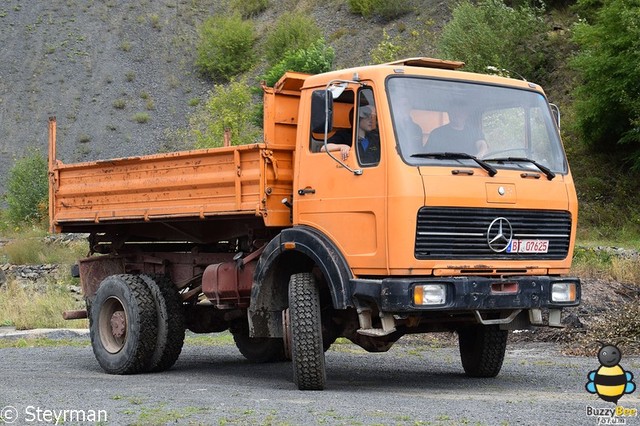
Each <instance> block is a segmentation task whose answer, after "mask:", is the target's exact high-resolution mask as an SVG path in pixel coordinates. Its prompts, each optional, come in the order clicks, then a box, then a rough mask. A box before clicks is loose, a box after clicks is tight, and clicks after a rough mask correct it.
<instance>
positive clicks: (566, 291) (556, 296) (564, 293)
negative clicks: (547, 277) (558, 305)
mask: <svg viewBox="0 0 640 426" xmlns="http://www.w3.org/2000/svg"><path fill="white" fill-rule="evenodd" d="M551 301H552V302H575V301H576V284H575V283H553V284H551Z"/></svg>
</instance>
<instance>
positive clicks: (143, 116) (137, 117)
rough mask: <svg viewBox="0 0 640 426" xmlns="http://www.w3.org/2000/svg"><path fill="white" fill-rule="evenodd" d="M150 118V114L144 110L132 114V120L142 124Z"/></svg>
mask: <svg viewBox="0 0 640 426" xmlns="http://www.w3.org/2000/svg"><path fill="white" fill-rule="evenodd" d="M150 119H151V116H150V115H149V114H148V113H146V112H137V113H135V114H134V115H133V121H135V122H136V123H140V124H144V123H146V122H148V121H149V120H150Z"/></svg>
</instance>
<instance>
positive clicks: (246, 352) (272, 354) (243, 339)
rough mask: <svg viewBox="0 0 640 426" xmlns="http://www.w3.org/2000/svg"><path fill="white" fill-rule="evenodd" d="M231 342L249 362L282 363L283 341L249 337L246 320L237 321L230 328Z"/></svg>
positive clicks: (284, 359)
mask: <svg viewBox="0 0 640 426" xmlns="http://www.w3.org/2000/svg"><path fill="white" fill-rule="evenodd" d="M231 334H233V341H234V342H235V343H236V347H237V348H238V350H239V351H240V353H241V354H242V355H243V356H244V357H245V358H246V359H247V360H249V361H250V362H253V363H266V362H282V361H286V360H287V358H286V357H285V355H284V340H283V339H279V338H270V337H249V324H248V322H247V320H246V319H242V320H239V321H238V322H236V323H235V324H234V325H233V327H231Z"/></svg>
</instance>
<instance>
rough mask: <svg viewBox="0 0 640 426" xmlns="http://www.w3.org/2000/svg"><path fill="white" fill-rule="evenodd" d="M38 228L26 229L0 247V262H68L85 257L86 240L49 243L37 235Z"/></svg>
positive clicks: (28, 263) (27, 263)
mask: <svg viewBox="0 0 640 426" xmlns="http://www.w3.org/2000/svg"><path fill="white" fill-rule="evenodd" d="M40 232H42V231H39V230H31V231H28V232H27V233H26V234H25V235H24V236H22V237H21V238H20V239H16V240H13V241H11V242H10V243H8V244H7V245H6V246H4V247H2V248H0V262H6V263H11V264H14V265H38V264H48V263H57V264H70V263H73V262H75V261H76V260H78V259H79V258H82V257H85V256H86V254H87V250H88V245H87V242H86V241H73V242H68V243H49V242H46V241H44V240H43V239H42V236H41V235H38V234H39V233H40Z"/></svg>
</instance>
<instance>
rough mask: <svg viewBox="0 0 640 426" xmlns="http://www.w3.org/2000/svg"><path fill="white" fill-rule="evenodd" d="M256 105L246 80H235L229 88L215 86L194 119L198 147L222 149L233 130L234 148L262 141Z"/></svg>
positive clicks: (192, 130) (192, 124) (232, 140)
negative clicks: (226, 133) (257, 121)
mask: <svg viewBox="0 0 640 426" xmlns="http://www.w3.org/2000/svg"><path fill="white" fill-rule="evenodd" d="M253 104H254V101H253V96H252V94H251V88H250V87H249V86H248V85H247V82H246V81H245V80H241V81H232V82H231V83H230V84H228V85H226V86H225V85H221V84H217V85H215V86H214V88H213V91H212V92H211V93H210V95H209V98H208V99H207V102H206V103H205V104H204V105H203V107H201V108H199V110H198V111H197V113H195V114H194V115H192V116H191V119H190V124H191V134H193V135H194V136H195V138H196V143H195V146H196V147H197V148H213V147H219V146H222V145H223V141H224V130H225V129H229V130H230V131H231V143H232V145H243V144H249V143H255V142H257V141H259V140H260V137H261V131H260V129H259V128H258V127H256V126H255V124H254V123H253V120H252V118H253V115H252V112H253V110H252V105H253Z"/></svg>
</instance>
